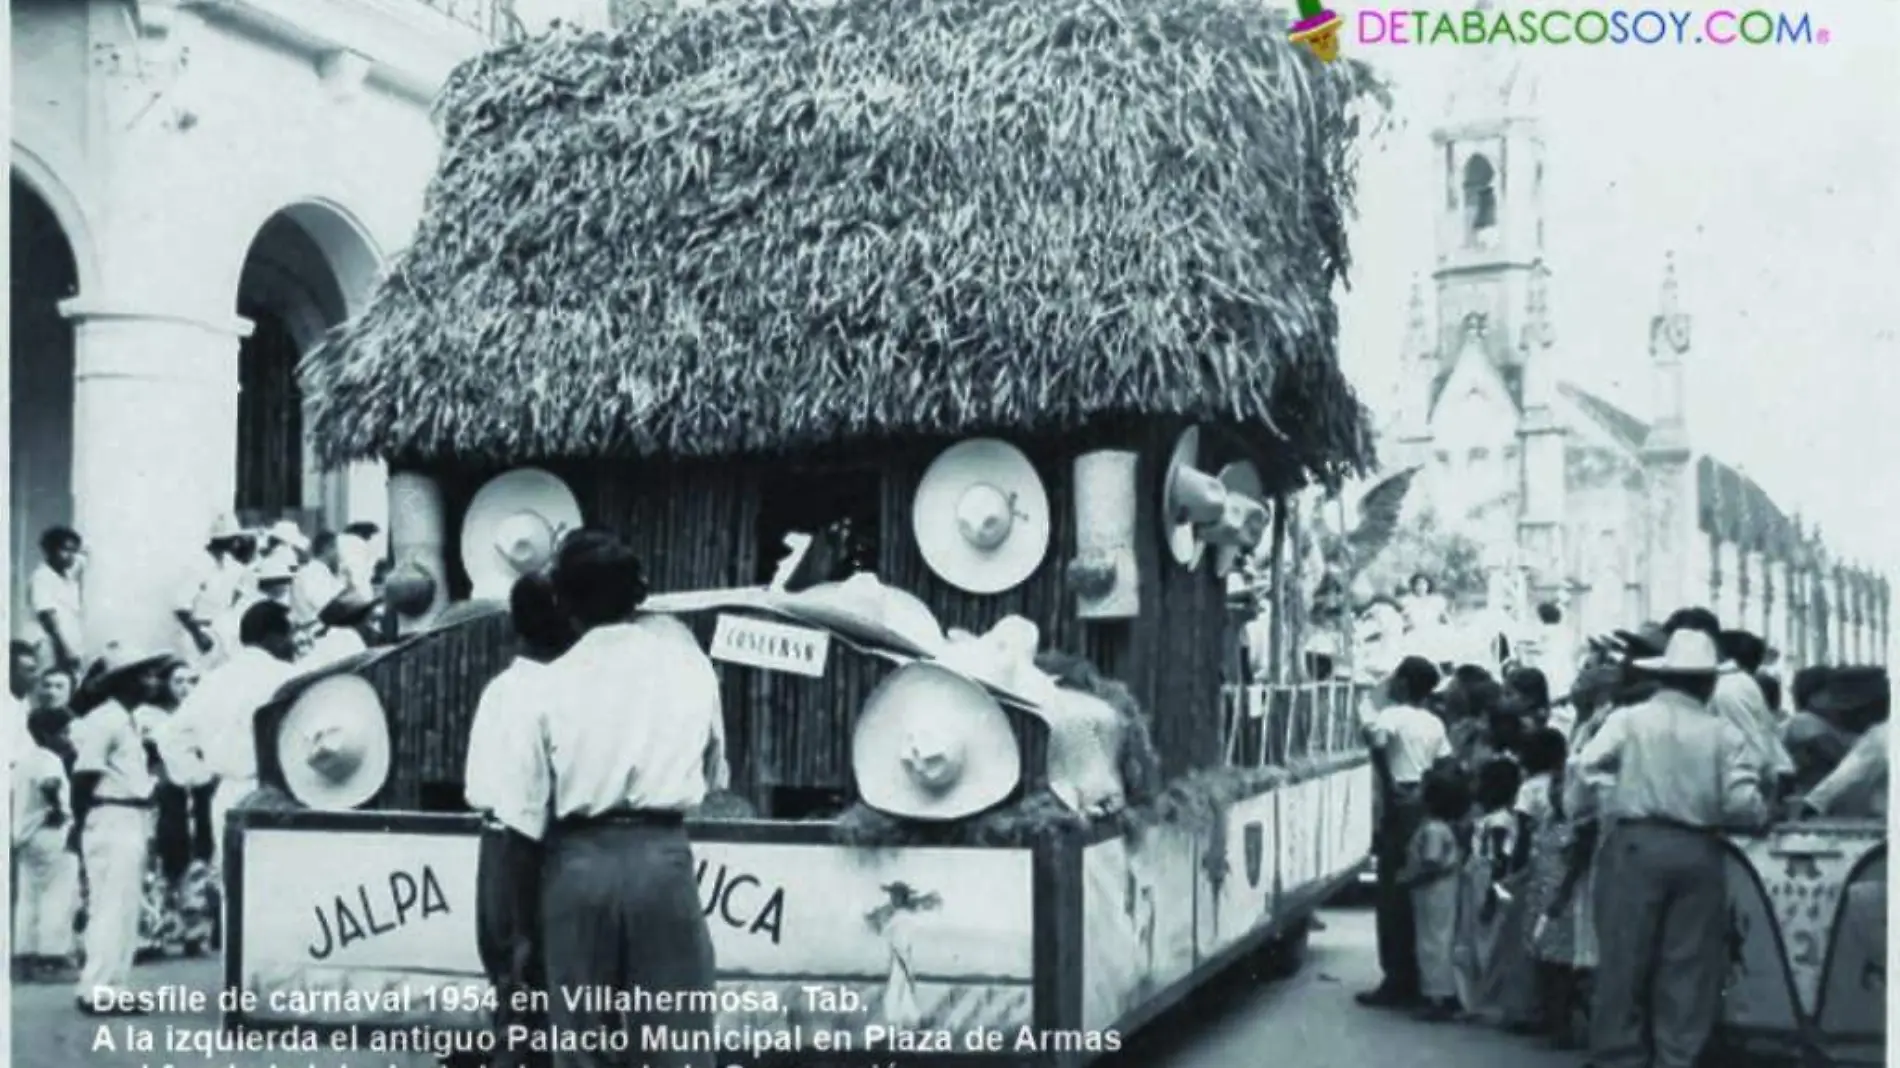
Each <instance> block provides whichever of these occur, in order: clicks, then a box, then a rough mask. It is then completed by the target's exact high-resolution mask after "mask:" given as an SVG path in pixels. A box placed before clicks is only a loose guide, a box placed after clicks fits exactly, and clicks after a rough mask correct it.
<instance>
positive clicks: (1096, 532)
mask: <svg viewBox="0 0 1900 1068" xmlns="http://www.w3.org/2000/svg"><path fill="white" fill-rule="evenodd" d="M1140 460H1141V457H1140V456H1139V455H1138V454H1136V453H1133V452H1128V451H1124V450H1119V449H1103V450H1100V451H1097V452H1089V453H1083V454H1082V455H1081V456H1078V457H1076V458H1075V482H1074V485H1075V550H1076V552H1075V559H1074V560H1072V561H1070V563H1069V567H1068V571H1067V575H1066V577H1067V580H1068V584H1069V586H1070V588H1072V589H1074V590H1075V595H1076V602H1077V607H1076V615H1078V616H1080V617H1081V618H1083V619H1132V618H1134V617H1135V616H1137V615H1139V614H1141V581H1140V578H1141V576H1140V573H1139V567H1140V565H1139V564H1138V563H1137V562H1136V559H1135V500H1136V482H1135V472H1136V471H1137V470H1138V469H1139V464H1140Z"/></svg>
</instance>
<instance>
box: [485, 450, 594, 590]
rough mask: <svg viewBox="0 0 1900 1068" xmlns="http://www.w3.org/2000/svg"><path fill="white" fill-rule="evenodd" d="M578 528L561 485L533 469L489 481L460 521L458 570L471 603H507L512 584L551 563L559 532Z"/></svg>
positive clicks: (574, 507) (575, 509) (577, 514)
mask: <svg viewBox="0 0 1900 1068" xmlns="http://www.w3.org/2000/svg"><path fill="white" fill-rule="evenodd" d="M580 526H581V506H580V504H579V502H578V501H576V500H575V499H574V493H573V491H572V490H569V489H568V488H567V484H566V483H564V482H562V481H561V480H560V479H558V478H556V477H554V476H553V475H551V474H549V473H547V472H546V471H543V470H541V469H540V468H538V467H518V468H516V469H514V470H513V471H509V472H507V473H506V474H502V475H497V476H496V477H494V478H492V479H490V480H489V481H488V484H487V485H485V486H483V487H482V488H481V490H480V491H479V492H477V493H476V494H475V499H474V500H473V501H470V502H469V506H468V513H467V514H466V515H465V516H463V518H462V567H463V568H465V569H466V570H467V571H468V578H469V582H470V584H471V585H472V586H473V587H474V590H473V593H472V596H473V597H474V599H476V600H497V601H500V600H507V598H508V591H509V590H510V589H511V588H513V586H514V584H515V580H516V579H518V578H520V577H521V576H523V575H526V574H528V573H530V572H533V571H536V570H538V569H540V568H542V567H545V566H546V565H547V564H548V562H549V561H551V560H553V559H554V549H555V546H556V545H557V544H558V543H559V541H560V536H561V534H562V533H563V532H565V531H568V530H574V529H577V528H579V527H580Z"/></svg>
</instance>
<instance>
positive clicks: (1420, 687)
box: [1358, 656, 1452, 1008]
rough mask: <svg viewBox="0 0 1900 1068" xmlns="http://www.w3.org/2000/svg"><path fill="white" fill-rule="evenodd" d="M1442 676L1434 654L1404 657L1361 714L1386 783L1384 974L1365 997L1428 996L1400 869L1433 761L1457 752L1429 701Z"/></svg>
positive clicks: (1404, 999)
mask: <svg viewBox="0 0 1900 1068" xmlns="http://www.w3.org/2000/svg"><path fill="white" fill-rule="evenodd" d="M1438 682H1439V675H1438V669H1437V668H1435V667H1433V666H1432V663H1431V661H1429V660H1426V659H1425V658H1424V657H1419V656H1408V657H1406V658H1405V659H1403V660H1401V661H1399V666H1398V667H1397V668H1396V669H1394V670H1393V672H1392V677H1391V678H1390V679H1388V680H1387V682H1386V686H1385V694H1384V697H1385V702H1386V703H1385V707H1383V708H1380V709H1378V710H1377V711H1376V712H1373V713H1372V714H1371V715H1370V716H1366V717H1365V718H1364V719H1363V721H1362V728H1363V731H1364V734H1365V737H1366V743H1367V745H1368V746H1369V747H1370V748H1371V750H1372V763H1373V768H1374V770H1375V771H1376V772H1377V774H1378V779H1379V787H1380V797H1379V801H1380V804H1379V808H1378V812H1379V829H1378V834H1377V835H1376V841H1375V849H1376V851H1377V857H1376V862H1377V870H1376V872H1375V875H1376V876H1377V879H1378V904H1377V910H1378V911H1377V931H1378V939H1379V970H1380V971H1381V972H1383V973H1384V976H1385V978H1384V979H1383V980H1382V981H1381V982H1380V983H1379V986H1378V988H1377V989H1375V990H1369V991H1366V992H1365V993H1362V994H1360V995H1359V996H1358V1000H1359V1003H1360V1004H1361V1005H1368V1006H1372V1007H1375V1008H1407V1007H1413V1006H1417V1005H1420V1004H1422V1000H1421V997H1420V991H1419V970H1418V946H1417V939H1416V936H1415V932H1414V931H1413V918H1412V898H1411V893H1410V891H1408V890H1407V889H1406V888H1405V887H1404V886H1403V885H1401V884H1400V883H1399V873H1400V871H1402V870H1403V869H1404V868H1405V858H1406V851H1407V849H1408V847H1410V845H1411V842H1412V835H1413V833H1414V832H1416V831H1417V830H1418V824H1419V821H1420V820H1421V819H1422V818H1423V817H1424V808H1423V799H1422V797H1421V795H1420V784H1421V783H1422V782H1423V781H1424V778H1425V773H1426V771H1428V770H1430V768H1431V766H1432V765H1433V764H1434V763H1436V762H1437V761H1439V760H1441V759H1443V758H1446V757H1449V756H1451V755H1452V748H1451V739H1450V738H1449V737H1448V736H1447V735H1446V733H1445V724H1444V721H1443V720H1440V719H1439V718H1438V717H1437V716H1435V715H1433V714H1432V713H1430V712H1428V711H1426V709H1425V703H1426V701H1427V700H1428V699H1430V697H1431V695H1432V691H1434V690H1436V689H1437V688H1438Z"/></svg>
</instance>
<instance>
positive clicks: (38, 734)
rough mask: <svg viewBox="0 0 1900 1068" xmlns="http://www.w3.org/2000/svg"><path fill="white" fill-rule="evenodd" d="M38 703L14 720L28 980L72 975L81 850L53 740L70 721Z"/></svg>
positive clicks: (17, 931) (22, 951)
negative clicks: (73, 839) (75, 845)
mask: <svg viewBox="0 0 1900 1068" xmlns="http://www.w3.org/2000/svg"><path fill="white" fill-rule="evenodd" d="M44 712H45V710H39V711H36V712H35V713H34V716H33V717H32V719H31V720H30V721H29V722H28V723H24V724H18V725H17V726H16V727H15V730H16V731H17V734H16V735H15V745H16V749H15V751H14V753H13V761H12V764H13V766H12V772H13V783H12V789H13V843H12V844H13V872H14V876H13V877H14V883H13V891H14V902H13V905H14V912H13V953H14V959H15V960H16V961H17V962H18V968H19V972H18V976H19V978H20V979H21V980H22V981H25V982H59V981H70V980H71V979H72V976H71V974H70V968H71V965H72V956H73V949H74V938H73V919H74V915H73V913H74V909H75V908H76V907H77V905H78V895H79V857H78V855H77V854H76V853H74V852H73V851H72V850H71V849H69V848H68V839H69V836H70V834H71V826H70V825H71V822H72V796H71V789H72V788H71V781H70V780H69V779H68V777H67V765H66V764H65V762H64V761H62V760H61V759H60V756H59V754H58V753H57V752H55V751H54V746H55V745H58V744H60V743H61V741H62V737H61V735H63V732H64V729H65V723H64V721H63V720H60V719H59V718H58V717H51V718H49V717H47V716H46V715H45V714H44Z"/></svg>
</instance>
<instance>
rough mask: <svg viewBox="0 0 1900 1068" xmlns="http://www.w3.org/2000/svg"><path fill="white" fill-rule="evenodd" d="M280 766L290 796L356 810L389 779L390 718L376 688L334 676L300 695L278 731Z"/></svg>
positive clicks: (311, 804)
mask: <svg viewBox="0 0 1900 1068" xmlns="http://www.w3.org/2000/svg"><path fill="white" fill-rule="evenodd" d="M277 760H278V765H279V767H281V768H282V769H283V772H284V785H285V787H287V788H288V789H289V790H290V795H291V796H292V797H294V798H296V799H297V800H298V801H301V802H302V803H304V804H305V805H308V806H309V807H311V808H315V809H330V810H337V809H351V808H356V807H358V806H359V805H362V804H363V803H365V802H367V801H368V800H369V799H370V798H373V797H375V796H376V793H377V791H379V790H381V789H382V788H383V783H384V782H385V781H387V780H388V778H389V760H390V739H389V717H388V716H387V715H385V714H384V712H383V702H382V699H381V698H380V697H378V696H377V695H376V689H375V687H373V686H371V685H370V684H369V682H368V681H366V680H364V679H363V678H361V677H359V676H356V675H332V676H330V677H329V678H326V679H321V680H319V681H317V682H315V683H312V684H311V686H310V688H309V689H306V690H305V691H303V693H301V694H299V695H297V699H296V702H295V703H294V704H292V705H291V707H290V711H289V712H287V713H285V714H284V720H283V723H282V724H281V725H280V726H279V727H278V729H277Z"/></svg>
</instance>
